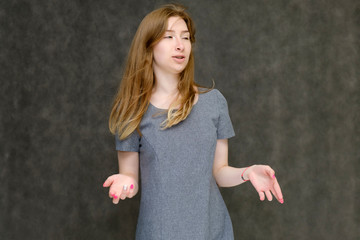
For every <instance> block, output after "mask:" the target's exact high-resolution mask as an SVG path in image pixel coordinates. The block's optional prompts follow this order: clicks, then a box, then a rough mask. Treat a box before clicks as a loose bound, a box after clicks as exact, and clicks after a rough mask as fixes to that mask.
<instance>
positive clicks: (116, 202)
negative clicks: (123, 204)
mask: <svg viewBox="0 0 360 240" xmlns="http://www.w3.org/2000/svg"><path fill="white" fill-rule="evenodd" d="M119 200H120V199H119V197H118V196H117V195H114V197H113V204H118V203H119Z"/></svg>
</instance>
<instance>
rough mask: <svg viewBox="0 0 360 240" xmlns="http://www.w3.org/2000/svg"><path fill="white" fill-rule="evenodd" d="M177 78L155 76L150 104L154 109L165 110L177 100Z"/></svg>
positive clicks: (167, 75)
mask: <svg viewBox="0 0 360 240" xmlns="http://www.w3.org/2000/svg"><path fill="white" fill-rule="evenodd" d="M178 83H179V77H178V75H172V74H160V75H159V74H157V75H155V85H154V87H153V90H152V95H151V99H150V102H151V104H153V105H154V106H156V107H159V108H164V109H167V108H168V107H169V106H170V104H171V103H172V102H173V101H174V100H175V99H177V97H178V94H179V90H178Z"/></svg>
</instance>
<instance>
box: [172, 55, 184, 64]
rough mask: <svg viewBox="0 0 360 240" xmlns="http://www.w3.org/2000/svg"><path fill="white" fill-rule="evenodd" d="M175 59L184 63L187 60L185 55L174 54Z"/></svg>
mask: <svg viewBox="0 0 360 240" xmlns="http://www.w3.org/2000/svg"><path fill="white" fill-rule="evenodd" d="M173 59H174V60H175V62H177V63H182V62H184V61H185V56H183V55H176V56H173Z"/></svg>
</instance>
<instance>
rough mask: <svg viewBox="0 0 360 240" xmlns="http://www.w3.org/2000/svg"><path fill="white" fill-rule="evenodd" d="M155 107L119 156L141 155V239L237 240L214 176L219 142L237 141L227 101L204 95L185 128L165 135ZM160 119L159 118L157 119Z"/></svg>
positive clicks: (181, 126) (120, 146)
mask: <svg viewBox="0 0 360 240" xmlns="http://www.w3.org/2000/svg"><path fill="white" fill-rule="evenodd" d="M159 111H161V109H158V108H156V107H154V106H153V105H151V104H150V105H149V108H148V110H147V112H146V113H145V115H144V116H143V119H142V121H141V124H140V131H141V133H142V136H141V137H140V136H139V134H138V133H137V131H135V132H134V133H133V134H132V135H130V136H129V137H128V138H127V139H125V140H123V141H119V139H118V138H117V137H116V149H117V150H118V151H133V152H139V156H140V174H141V201H140V213H139V218H138V223H137V230H136V239H138V240H145V239H146V240H152V239H154V240H169V239H175V240H177V239H179V240H180V239H184V240H189V239H195V240H197V239H199V240H200V239H203V240H212V239H214V240H222V239H224V240H229V239H234V237H233V229H232V223H231V220H230V216H229V213H228V210H227V208H226V206H225V203H224V200H223V198H222V196H221V194H220V191H219V188H218V186H217V184H216V181H215V179H214V177H213V174H212V167H213V162H214V153H215V147H216V141H217V139H225V138H230V137H232V136H234V135H235V134H234V130H233V127H232V124H231V120H230V117H229V113H228V107H227V102H226V100H225V98H224V96H223V95H222V94H221V93H220V92H219V91H218V90H216V89H214V90H211V91H210V92H207V93H204V94H200V95H199V99H198V102H197V103H196V104H195V105H194V107H193V109H192V111H191V113H190V114H189V116H188V117H187V119H186V120H184V121H183V122H181V123H179V124H177V125H175V126H173V127H171V128H169V129H166V130H161V129H160V124H161V122H162V121H163V120H164V119H165V117H166V116H165V115H164V114H162V115H160V116H159V115H156V113H158V112H159ZM154 114H155V116H154Z"/></svg>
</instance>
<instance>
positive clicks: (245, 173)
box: [241, 166, 251, 182]
mask: <svg viewBox="0 0 360 240" xmlns="http://www.w3.org/2000/svg"><path fill="white" fill-rule="evenodd" d="M250 167H251V166H249V167H246V168H245V169H244V170H243V171H242V173H241V179H242V180H243V181H244V182H247V181H249V180H250V179H249V175H248V170H249V168H250Z"/></svg>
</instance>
